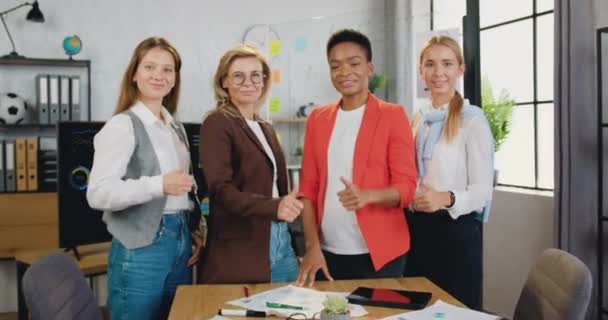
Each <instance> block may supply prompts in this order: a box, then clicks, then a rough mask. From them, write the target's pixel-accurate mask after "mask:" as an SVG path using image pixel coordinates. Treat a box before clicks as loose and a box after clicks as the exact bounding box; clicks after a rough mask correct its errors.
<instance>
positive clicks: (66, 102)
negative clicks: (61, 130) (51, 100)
mask: <svg viewBox="0 0 608 320" xmlns="http://www.w3.org/2000/svg"><path fill="white" fill-rule="evenodd" d="M59 92H60V95H59V121H69V120H70V78H69V77H67V76H60V77H59Z"/></svg>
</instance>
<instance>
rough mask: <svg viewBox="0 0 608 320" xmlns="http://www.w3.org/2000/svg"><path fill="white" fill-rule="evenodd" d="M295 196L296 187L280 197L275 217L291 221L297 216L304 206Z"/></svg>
mask: <svg viewBox="0 0 608 320" xmlns="http://www.w3.org/2000/svg"><path fill="white" fill-rule="evenodd" d="M297 196H298V188H293V190H292V191H291V192H290V193H289V194H287V195H286V196H284V197H283V198H281V202H279V208H278V209H277V219H279V220H283V221H287V222H289V223H291V222H293V221H294V220H296V219H297V218H298V216H299V215H300V213H301V212H302V209H303V208H304V203H302V201H300V200H298V198H297Z"/></svg>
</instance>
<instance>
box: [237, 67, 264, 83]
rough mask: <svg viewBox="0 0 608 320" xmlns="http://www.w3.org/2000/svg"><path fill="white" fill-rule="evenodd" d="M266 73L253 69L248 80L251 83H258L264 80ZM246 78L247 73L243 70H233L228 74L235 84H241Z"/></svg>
mask: <svg viewBox="0 0 608 320" xmlns="http://www.w3.org/2000/svg"><path fill="white" fill-rule="evenodd" d="M264 78H266V75H265V74H264V73H263V72H259V71H254V72H252V73H250V74H249V80H250V81H251V83H253V84H260V83H262V81H264ZM246 80H247V74H246V73H244V72H235V73H233V74H231V75H230V81H231V82H232V83H233V84H234V85H237V86H242V85H243V84H244V83H245V81H246Z"/></svg>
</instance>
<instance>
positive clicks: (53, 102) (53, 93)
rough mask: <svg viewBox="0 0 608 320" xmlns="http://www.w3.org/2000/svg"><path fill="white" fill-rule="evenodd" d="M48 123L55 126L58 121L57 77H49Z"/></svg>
mask: <svg viewBox="0 0 608 320" xmlns="http://www.w3.org/2000/svg"><path fill="white" fill-rule="evenodd" d="M49 98H50V99H49V100H50V106H49V123H50V124H55V123H57V121H59V111H60V110H59V77H58V76H49Z"/></svg>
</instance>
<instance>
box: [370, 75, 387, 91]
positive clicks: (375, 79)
mask: <svg viewBox="0 0 608 320" xmlns="http://www.w3.org/2000/svg"><path fill="white" fill-rule="evenodd" d="M385 86H386V76H385V75H383V74H377V73H374V74H372V75H371V76H370V77H369V80H368V83H367V87H368V89H369V91H371V92H372V93H374V92H375V91H376V90H377V89H382V88H384V87H385Z"/></svg>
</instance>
